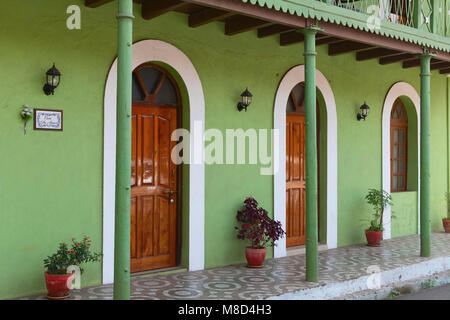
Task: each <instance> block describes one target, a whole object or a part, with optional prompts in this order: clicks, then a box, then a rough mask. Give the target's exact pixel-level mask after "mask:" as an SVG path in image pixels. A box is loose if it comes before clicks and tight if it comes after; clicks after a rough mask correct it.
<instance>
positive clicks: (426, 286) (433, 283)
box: [420, 279, 437, 289]
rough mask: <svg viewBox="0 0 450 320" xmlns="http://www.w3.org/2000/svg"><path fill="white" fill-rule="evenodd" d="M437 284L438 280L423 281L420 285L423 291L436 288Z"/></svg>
mask: <svg viewBox="0 0 450 320" xmlns="http://www.w3.org/2000/svg"><path fill="white" fill-rule="evenodd" d="M436 284H437V281H436V279H428V280H425V281H423V282H422V283H421V284H420V286H421V287H422V289H430V288H433V287H435V286H436Z"/></svg>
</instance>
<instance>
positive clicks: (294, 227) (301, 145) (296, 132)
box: [286, 82, 326, 247]
mask: <svg viewBox="0 0 450 320" xmlns="http://www.w3.org/2000/svg"><path fill="white" fill-rule="evenodd" d="M318 97H320V92H318ZM325 113H326V110H322V113H321V112H320V106H319V99H317V124H316V125H317V159H318V162H319V165H318V193H319V198H318V228H319V230H318V231H319V232H318V234H319V241H321V240H322V239H325V238H326V232H322V234H321V232H320V231H321V228H320V224H321V217H323V214H321V211H322V210H321V203H322V204H323V203H326V201H324V202H322V201H321V200H322V198H326V190H324V189H323V188H322V189H321V188H320V187H321V182H322V183H325V184H326V170H324V169H325V168H326V157H325V158H322V157H321V156H320V155H321V151H322V150H321V149H322V148H321V147H322V143H321V142H325V143H326V134H325V135H324V137H322V136H323V133H322V132H321V122H322V121H321V114H325ZM322 125H323V126H324V127H325V128H326V123H324V124H322ZM321 138H322V139H321ZM323 138H324V139H323ZM323 162H325V166H323ZM321 169H322V170H321ZM305 182H306V175H305V85H304V82H301V83H298V84H297V85H296V86H295V87H294V88H293V89H292V91H291V93H290V94H289V98H288V102H287V105H286V247H296V246H301V245H304V244H305V241H306V198H305V195H306V193H305V191H306V190H305V186H306V183H305ZM321 191H322V192H321ZM325 215H326V211H325ZM325 221H326V220H325ZM324 231H325V229H324Z"/></svg>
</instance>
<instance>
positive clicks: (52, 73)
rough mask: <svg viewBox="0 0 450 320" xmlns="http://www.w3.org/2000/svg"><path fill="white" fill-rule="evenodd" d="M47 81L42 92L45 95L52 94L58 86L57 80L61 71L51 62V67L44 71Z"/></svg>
mask: <svg viewBox="0 0 450 320" xmlns="http://www.w3.org/2000/svg"><path fill="white" fill-rule="evenodd" d="M46 80H47V83H46V84H45V85H44V93H45V94H46V95H48V96H49V95H50V94H51V95H54V94H55V89H56V88H57V87H58V85H59V82H60V80H61V72H59V70H58V69H56V67H55V64H54V63H53V67H51V68H50V69H49V70H48V71H47V73H46Z"/></svg>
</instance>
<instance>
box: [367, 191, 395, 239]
mask: <svg viewBox="0 0 450 320" xmlns="http://www.w3.org/2000/svg"><path fill="white" fill-rule="evenodd" d="M365 199H366V201H367V203H368V204H370V205H371V206H372V207H373V210H374V214H373V218H374V219H373V220H371V221H370V227H369V229H367V230H366V238H367V243H368V245H369V246H373V247H379V246H380V242H381V240H382V239H383V231H384V227H383V214H384V209H385V208H386V207H387V206H388V205H392V197H391V195H390V194H389V193H388V192H386V191H384V190H377V189H369V192H368V194H367V195H366V198H365Z"/></svg>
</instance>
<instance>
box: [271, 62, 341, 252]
mask: <svg viewBox="0 0 450 320" xmlns="http://www.w3.org/2000/svg"><path fill="white" fill-rule="evenodd" d="M304 80H305V66H304V65H298V66H295V67H293V68H292V69H290V70H289V71H288V72H287V73H286V74H285V75H284V77H283V79H282V80H281V82H280V85H279V87H278V90H277V94H276V97H275V106H274V129H275V130H278V132H279V142H280V143H279V152H277V155H276V158H275V160H274V161H276V163H275V167H277V168H278V170H275V172H274V181H273V183H274V188H273V192H274V217H275V219H276V220H279V221H280V222H281V224H282V226H283V228H284V229H286V111H287V110H286V104H287V103H288V100H289V95H290V93H291V91H292V89H293V88H294V87H295V86H296V85H298V84H299V83H301V82H304ZM316 84H317V89H318V92H320V94H319V95H318V96H317V98H318V99H319V98H320V99H322V101H321V104H323V107H324V109H323V110H324V112H323V114H324V116H323V117H322V119H323V120H324V122H323V123H322V125H321V128H322V129H323V130H324V131H326V134H324V138H326V139H324V141H326V146H325V148H324V149H325V151H326V156H324V155H323V154H322V155H323V156H322V158H325V157H326V159H325V160H326V161H324V163H325V166H324V171H326V175H325V174H323V175H322V176H323V177H326V180H325V181H324V183H323V184H321V185H322V187H323V189H324V194H326V198H325V197H324V198H321V199H322V202H323V203H324V207H322V211H323V212H324V213H325V215H324V217H323V218H324V219H321V224H322V226H321V230H322V232H323V238H322V241H323V242H325V241H326V245H327V247H328V248H329V249H331V248H336V247H337V242H338V241H337V240H338V237H337V230H338V219H337V217H338V212H337V210H338V206H337V167H338V163H337V142H338V139H337V113H336V102H335V99H334V94H333V90H332V89H331V86H330V84H329V82H328V80H327V79H326V78H325V76H324V75H323V74H322V73H321V72H320V71H319V70H316ZM325 114H326V116H325ZM325 129H326V130H325ZM322 146H323V145H322ZM286 254H287V251H286V237H284V238H282V239H280V240H279V241H278V242H277V246H276V247H275V248H274V257H275V258H279V257H284V256H286Z"/></svg>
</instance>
